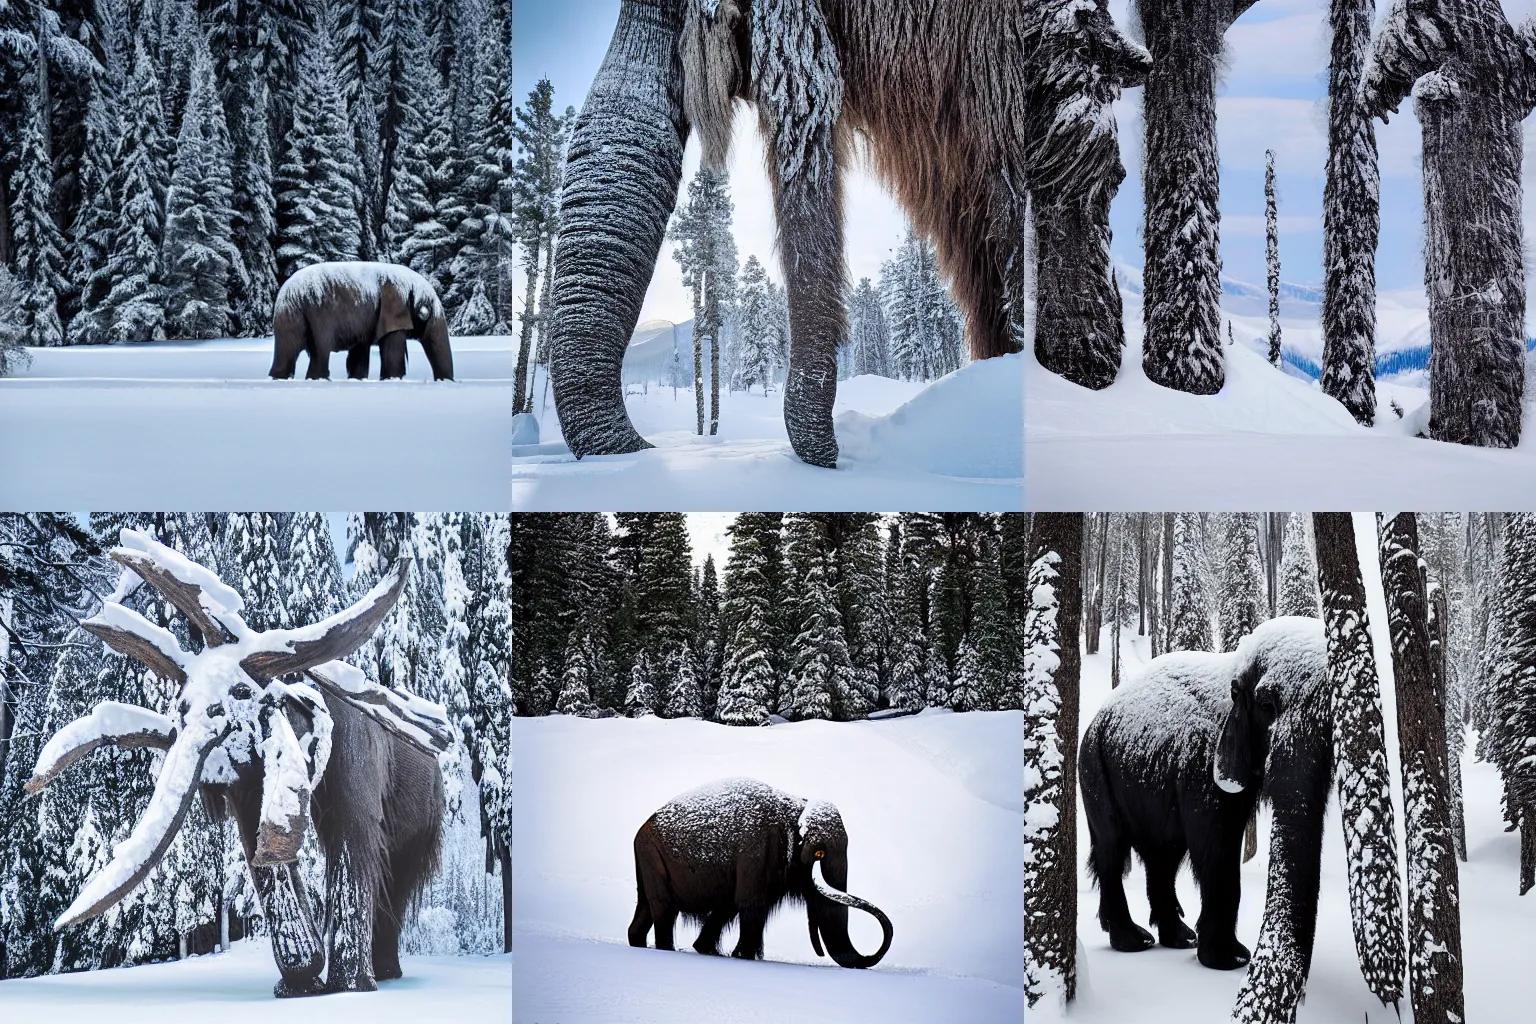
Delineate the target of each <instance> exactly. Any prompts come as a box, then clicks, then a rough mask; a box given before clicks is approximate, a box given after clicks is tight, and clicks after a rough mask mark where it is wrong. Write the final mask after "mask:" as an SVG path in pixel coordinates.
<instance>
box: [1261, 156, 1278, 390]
mask: <svg viewBox="0 0 1536 1024" xmlns="http://www.w3.org/2000/svg"><path fill="white" fill-rule="evenodd" d="M1264 269H1265V273H1264V280H1265V283H1266V284H1268V285H1269V362H1270V365H1271V366H1279V365H1280V213H1279V210H1278V208H1277V204H1276V196H1275V151H1274V150H1272V149H1266V150H1265V151H1264Z"/></svg>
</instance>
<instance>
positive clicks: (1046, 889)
mask: <svg viewBox="0 0 1536 1024" xmlns="http://www.w3.org/2000/svg"><path fill="white" fill-rule="evenodd" d="M1083 518H1084V517H1083V514H1082V513H1080V512H1041V513H1038V514H1037V515H1036V516H1035V518H1034V522H1033V523H1032V524H1031V528H1030V555H1031V557H1030V590H1031V593H1034V592H1036V590H1037V588H1038V586H1039V585H1040V584H1042V583H1045V584H1047V585H1049V586H1050V587H1052V588H1054V591H1055V593H1054V598H1055V601H1054V608H1051V607H1049V606H1040V605H1035V604H1033V602H1032V604H1031V607H1030V609H1029V611H1028V612H1027V613H1026V616H1025V638H1026V639H1025V643H1026V645H1027V649H1026V652H1025V657H1026V659H1028V660H1029V662H1030V670H1029V671H1038V672H1039V673H1041V675H1040V676H1038V677H1034V678H1032V680H1031V682H1032V683H1033V685H1035V686H1040V687H1041V688H1042V689H1045V684H1050V688H1052V689H1054V691H1055V695H1056V697H1057V701H1056V702H1055V705H1056V708H1055V721H1054V722H1051V721H1044V722H1030V721H1029V719H1028V718H1027V717H1026V722H1025V736H1026V742H1030V741H1031V738H1032V737H1041V738H1044V737H1046V736H1049V737H1051V738H1052V739H1053V740H1054V746H1055V747H1056V750H1055V751H1052V752H1051V754H1052V755H1053V757H1052V758H1051V759H1054V757H1059V765H1060V767H1059V769H1058V774H1057V775H1056V776H1055V778H1054V780H1051V779H1050V770H1049V766H1048V765H1045V764H1041V765H1038V766H1036V767H1040V768H1042V769H1044V770H1042V771H1040V772H1038V773H1035V776H1036V777H1038V778H1040V779H1041V780H1042V782H1041V787H1042V788H1043V787H1046V786H1050V785H1051V782H1052V781H1054V783H1055V785H1054V786H1053V789H1054V792H1046V793H1041V794H1040V795H1041V796H1043V797H1046V798H1050V797H1054V799H1053V800H1050V804H1051V805H1052V806H1053V809H1054V810H1055V812H1056V813H1055V815H1054V817H1055V822H1054V827H1053V828H1050V829H1049V830H1048V831H1047V834H1046V835H1045V836H1043V837H1039V838H1043V839H1044V840H1045V841H1044V843H1043V844H1042V845H1043V848H1042V849H1039V850H1035V849H1031V850H1030V854H1031V857H1030V860H1029V862H1031V863H1033V864H1034V865H1035V867H1034V868H1033V869H1032V870H1031V871H1029V872H1027V873H1026V875H1025V886H1024V943H1025V965H1026V972H1025V981H1024V983H1025V986H1026V994H1027V996H1028V1000H1029V1005H1031V1006H1033V1005H1034V1004H1035V1003H1036V1002H1037V1001H1038V1000H1039V998H1040V997H1041V996H1042V995H1043V994H1044V992H1043V991H1042V986H1041V982H1042V981H1043V979H1042V977H1041V975H1043V974H1054V975H1056V976H1058V977H1059V978H1060V984H1061V986H1062V989H1063V993H1062V994H1063V996H1064V998H1065V999H1066V1000H1067V1001H1068V1002H1070V1001H1071V1000H1072V999H1073V998H1074V997H1075V996H1076V994H1077V739H1078V725H1077V718H1078V700H1079V697H1078V693H1079V674H1080V672H1081V668H1082V656H1081V654H1080V652H1079V645H1080V642H1081V636H1082V612H1083V593H1082V585H1081V581H1082V575H1083V573H1082V561H1083V558H1082V555H1083V533H1084V530H1083ZM1036 658H1038V659H1039V660H1038V661H1037V660H1035V659H1036ZM1026 685H1030V684H1028V683H1027V684H1026ZM1030 703H1031V705H1037V704H1044V705H1049V704H1050V703H1051V702H1050V701H1048V700H1036V701H1031V702H1030ZM1027 715H1029V712H1026V716H1027ZM1025 756H1026V757H1029V756H1030V754H1029V753H1026V755H1025ZM1035 756H1036V757H1039V753H1036V754H1035ZM1031 795H1032V794H1031V792H1030V791H1029V790H1028V789H1026V792H1025V802H1026V804H1028V803H1030V802H1031V801H1030V796H1031ZM1036 817H1037V816H1034V815H1031V816H1029V819H1031V820H1032V819H1034V818H1036ZM1039 817H1043V816H1039ZM1035 838H1037V836H1036V833H1034V832H1031V831H1030V830H1029V829H1026V831H1025V842H1026V844H1029V843H1030V842H1031V840H1032V839H1035Z"/></svg>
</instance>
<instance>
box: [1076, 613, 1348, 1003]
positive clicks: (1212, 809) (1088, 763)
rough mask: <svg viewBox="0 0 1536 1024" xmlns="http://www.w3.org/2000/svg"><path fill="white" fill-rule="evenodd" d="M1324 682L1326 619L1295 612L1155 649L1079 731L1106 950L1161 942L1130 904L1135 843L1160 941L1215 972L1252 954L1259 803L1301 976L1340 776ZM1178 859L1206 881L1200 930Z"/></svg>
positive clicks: (1286, 927) (1092, 862) (1081, 774)
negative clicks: (1202, 644)
mask: <svg viewBox="0 0 1536 1024" xmlns="http://www.w3.org/2000/svg"><path fill="white" fill-rule="evenodd" d="M1330 693H1331V691H1330V689H1329V686H1328V665H1327V650H1326V645H1325V643H1324V638H1323V626H1322V623H1321V622H1320V621H1319V620H1317V619H1311V618H1302V617H1297V616H1288V617H1282V618H1277V619H1271V620H1270V621H1268V622H1265V623H1263V624H1262V625H1260V626H1259V627H1258V628H1257V629H1255V630H1254V631H1253V632H1252V633H1251V634H1249V635H1248V636H1246V637H1244V638H1243V640H1242V642H1241V643H1239V644H1238V648H1237V650H1236V651H1233V652H1230V653H1226V654H1209V653H1205V652H1193V651H1178V652H1174V653H1172V654H1165V655H1163V656H1161V657H1159V658H1154V659H1153V660H1152V661H1151V663H1150V664H1149V665H1148V666H1147V670H1146V673H1145V674H1144V675H1143V676H1142V677H1141V678H1140V679H1138V680H1136V681H1134V682H1131V683H1129V684H1127V685H1125V686H1122V687H1120V688H1119V689H1117V690H1115V692H1114V693H1113V694H1112V695H1111V696H1110V698H1109V700H1107V701H1106V702H1105V703H1104V706H1103V707H1102V708H1100V709H1099V712H1098V714H1096V715H1095V716H1094V717H1093V720H1092V721H1091V722H1089V723H1088V727H1087V729H1085V730H1084V732H1083V742H1082V748H1081V751H1080V760H1079V762H1078V774H1079V778H1080V780H1081V783H1082V792H1083V807H1084V810H1085V812H1086V815H1087V819H1088V835H1089V845H1090V852H1089V861H1088V863H1089V869H1090V871H1091V872H1092V874H1093V875H1094V877H1095V878H1096V879H1097V881H1098V885H1099V923H1100V925H1101V926H1102V927H1103V928H1104V930H1105V931H1106V932H1108V933H1109V940H1110V945H1111V946H1112V947H1114V948H1115V949H1117V950H1120V951H1121V952H1126V953H1134V952H1139V951H1141V950H1144V949H1148V948H1150V947H1151V946H1152V944H1153V941H1154V939H1153V937H1152V935H1151V934H1150V933H1149V932H1147V931H1146V930H1145V929H1143V928H1142V927H1140V926H1139V925H1137V924H1136V923H1135V922H1134V921H1133V920H1131V914H1130V909H1129V908H1128V906H1127V904H1126V898H1125V887H1124V884H1123V877H1124V875H1125V872H1126V870H1127V868H1128V867H1129V863H1128V861H1129V857H1130V853H1131V851H1133V850H1134V851H1135V852H1136V854H1137V856H1139V857H1140V858H1141V861H1142V864H1143V866H1144V867H1145V869H1146V881H1147V902H1148V904H1149V905H1150V909H1151V924H1152V926H1153V927H1154V928H1156V929H1157V939H1156V941H1158V942H1161V943H1162V944H1163V945H1164V946H1169V947H1172V948H1175V949H1187V948H1189V947H1191V946H1194V947H1196V948H1197V953H1198V957H1199V960H1200V963H1202V964H1204V965H1205V966H1206V967H1210V968H1214V969H1216V970H1231V969H1233V968H1237V967H1242V966H1243V965H1244V964H1246V963H1248V960H1249V953H1248V949H1247V947H1246V946H1244V945H1243V944H1242V943H1241V942H1239V941H1238V940H1237V910H1238V902H1239V899H1240V897H1241V886H1242V882H1241V877H1240V869H1241V862H1242V845H1243V832H1244V829H1245V827H1246V825H1247V822H1248V820H1249V818H1250V817H1251V816H1252V815H1253V813H1254V811H1255V809H1256V807H1257V805H1258V802H1259V801H1260V800H1261V799H1262V800H1265V801H1268V802H1269V803H1270V805H1271V806H1272V808H1273V811H1274V819H1273V830H1272V833H1271V836H1272V838H1271V844H1272V845H1271V852H1270V865H1271V872H1272V874H1271V879H1270V887H1271V890H1272V892H1273V891H1277V879H1276V876H1275V874H1274V872H1276V871H1278V872H1279V873H1280V876H1281V880H1280V885H1279V886H1278V891H1283V893H1284V894H1285V898H1283V899H1281V900H1279V901H1278V906H1279V907H1280V908H1281V909H1280V911H1279V913H1280V914H1281V915H1282V916H1283V917H1284V920H1279V921H1276V922H1274V923H1275V924H1277V925H1279V926H1280V928H1281V930H1282V931H1283V932H1284V933H1285V934H1286V938H1287V940H1288V942H1287V945H1288V946H1289V948H1292V949H1294V950H1296V953H1297V955H1298V956H1299V957H1300V958H1301V961H1302V963H1301V970H1300V975H1301V977H1303V978H1305V976H1306V971H1307V966H1308V965H1309V964H1310V961H1311V956H1312V938H1313V934H1314V929H1315V927H1316V923H1317V887H1318V878H1319V874H1320V871H1321V857H1322V846H1323V812H1324V810H1325V808H1326V807H1327V803H1328V790H1329V787H1330V786H1331V785H1332V783H1333V750H1332V739H1333V728H1332V719H1331V717H1330V711H1329V699H1330ZM1186 856H1188V858H1189V861H1190V866H1191V868H1193V870H1194V876H1195V881H1196V882H1197V883H1198V885H1199V887H1200V917H1199V920H1198V922H1197V925H1196V928H1195V930H1194V931H1191V930H1190V928H1189V926H1188V925H1186V924H1185V923H1184V920H1183V909H1182V908H1181V907H1180V906H1179V900H1178V896H1177V895H1176V894H1175V891H1174V880H1175V878H1176V876H1177V875H1178V872H1179V866H1180V865H1181V864H1182V862H1183V860H1184V858H1185V857H1186ZM1276 905H1277V904H1276V901H1274V900H1271V909H1273V907H1275V906H1276ZM1270 923H1271V922H1269V921H1266V927H1269V925H1270Z"/></svg>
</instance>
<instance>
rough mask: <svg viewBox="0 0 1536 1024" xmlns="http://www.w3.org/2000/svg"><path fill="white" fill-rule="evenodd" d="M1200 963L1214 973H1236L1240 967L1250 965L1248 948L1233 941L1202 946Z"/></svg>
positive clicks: (1199, 954)
mask: <svg viewBox="0 0 1536 1024" xmlns="http://www.w3.org/2000/svg"><path fill="white" fill-rule="evenodd" d="M1197 955H1198V956H1199V958H1200V963H1201V964H1202V965H1203V966H1205V967H1209V968H1210V969H1211V970H1213V971H1235V970H1237V969H1238V968H1239V967H1246V966H1247V965H1248V959H1249V957H1248V947H1247V946H1245V945H1243V944H1242V943H1241V942H1238V941H1237V940H1236V939H1232V940H1231V941H1229V942H1224V943H1205V942H1202V943H1201V944H1200V952H1199V953H1198V954H1197Z"/></svg>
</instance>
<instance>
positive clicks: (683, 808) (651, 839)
mask: <svg viewBox="0 0 1536 1024" xmlns="http://www.w3.org/2000/svg"><path fill="white" fill-rule="evenodd" d="M817 867H819V868H820V875H821V876H822V877H818V876H817V872H816V870H815V869H816V868H817ZM635 886H636V889H637V890H638V891H637V898H636V904H635V917H634V920H633V921H632V922H630V925H629V944H630V945H631V946H644V945H645V941H646V936H647V935H648V934H649V933H650V930H651V928H652V927H654V928H655V929H656V948H657V949H672V948H673V945H672V931H673V926H674V925H675V924H676V922H677V917H678V915H679V914H681V915H683V916H685V917H686V918H688V919H689V920H691V921H696V922H699V923H701V924H702V929H701V930H700V932H699V937H698V938H697V939H696V940H695V941H694V943H693V948H694V949H695V950H697V951H698V952H700V953H704V954H706V955H710V956H718V955H719V953H720V948H719V947H720V933H721V932H722V931H724V930H725V927H726V926H727V925H728V924H730V923H731V921H732V920H733V919H735V918H737V917H739V918H740V919H741V930H740V937H739V938H738V939H737V942H736V948H735V950H733V951H732V953H731V956H733V957H737V958H739V959H743V960H758V959H761V958H762V955H763V926H764V925H765V924H767V922H768V915H769V914H770V913H772V912H773V910H774V908H775V907H777V906H778V905H779V904H781V903H783V902H784V901H786V900H788V901H791V902H797V903H804V904H805V908H806V922H807V925H808V927H809V928H810V933H811V945H812V946H813V947H814V948H815V950H816V955H817V956H822V955H824V954H823V952H822V943H823V942H825V943H826V953H827V954H830V955H831V957H832V959H833V960H835V961H836V962H837V963H838V964H839V965H840V966H843V967H873V966H875V965H876V964H878V963H879V962H880V960H881V958H882V957H884V956H885V953H886V950H888V949H890V948H891V922H890V919H889V918H887V917H886V916H885V914H884V913H882V912H881V911H880V909H879V908H878V907H876V906H874V905H873V904H871V903H868V902H866V901H865V900H861V899H859V898H858V897H857V896H850V895H849V894H848V833H847V832H846V831H845V830H844V829H843V819H842V815H840V814H839V813H838V810H837V808H836V807H834V806H833V805H832V804H829V803H827V802H825V801H810V802H807V801H806V800H804V799H803V798H801V797H797V796H791V795H790V794H788V793H783V792H780V791H779V790H777V789H774V788H772V787H771V786H766V785H764V784H763V783H761V782H755V781H753V780H752V779H723V780H721V781H719V782H712V783H710V784H709V785H706V786H701V787H700V788H698V789H695V790H692V791H690V792H687V793H684V794H682V795H681V796H678V797H676V798H674V799H673V800H671V801H669V802H668V803H667V804H666V805H665V806H663V807H662V808H661V809H660V810H658V811H657V812H656V813H655V814H653V815H651V816H650V818H648V819H647V820H646V822H645V824H644V825H641V826H640V831H638V832H636V833H635ZM849 907H854V908H856V909H859V910H863V911H865V912H866V913H868V914H872V915H873V916H874V917H875V919H876V920H877V921H879V922H880V927H881V930H882V933H883V935H884V939H883V941H882V942H881V943H880V948H879V950H877V951H876V952H875V953H874V955H872V956H864V955H862V954H861V953H859V951H858V950H856V949H855V948H854V947H853V943H852V942H851V941H850V940H849V938H848V908H849Z"/></svg>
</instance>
